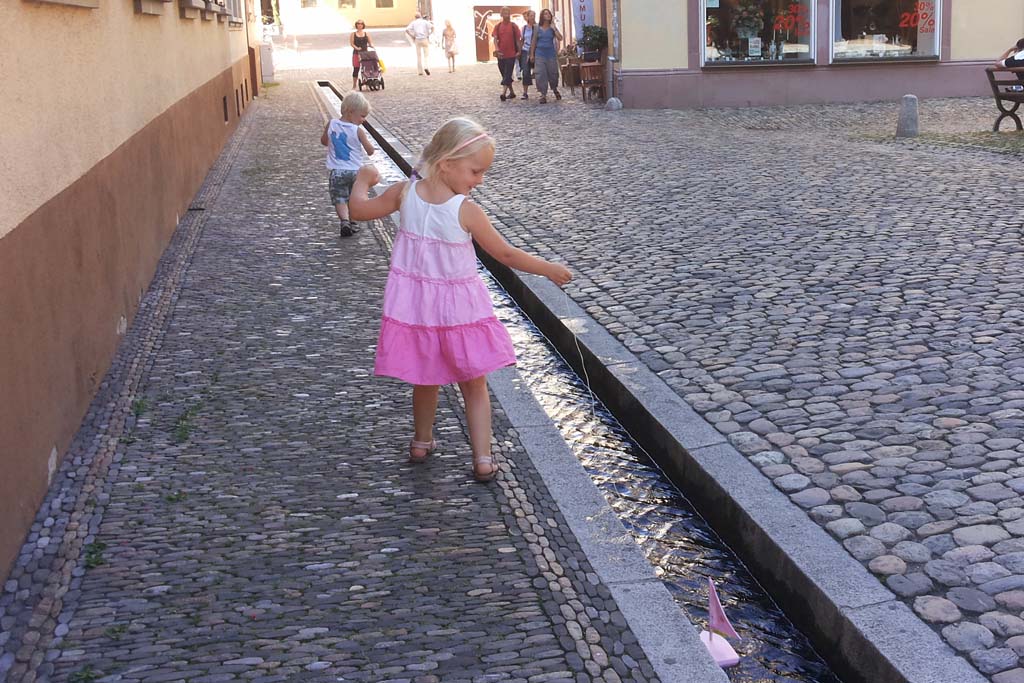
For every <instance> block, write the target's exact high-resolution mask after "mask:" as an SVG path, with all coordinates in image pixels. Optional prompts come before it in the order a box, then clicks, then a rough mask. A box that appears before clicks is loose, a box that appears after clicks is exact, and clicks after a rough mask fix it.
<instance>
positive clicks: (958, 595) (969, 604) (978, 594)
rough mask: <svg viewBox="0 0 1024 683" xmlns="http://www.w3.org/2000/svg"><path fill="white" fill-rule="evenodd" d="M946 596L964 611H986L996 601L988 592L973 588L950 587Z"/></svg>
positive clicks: (992, 606) (991, 607) (993, 606)
mask: <svg viewBox="0 0 1024 683" xmlns="http://www.w3.org/2000/svg"><path fill="white" fill-rule="evenodd" d="M946 598H947V599H948V600H949V601H950V602H952V603H953V604H954V605H956V606H957V607H959V608H960V609H962V610H964V611H965V612H988V611H989V610H991V609H995V606H996V601H995V600H993V599H992V598H991V597H989V596H988V594H986V593H984V592H983V591H980V590H977V589H974V588H966V587H960V588H952V589H950V590H949V591H948V592H947V593H946Z"/></svg>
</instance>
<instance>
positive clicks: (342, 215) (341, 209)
mask: <svg viewBox="0 0 1024 683" xmlns="http://www.w3.org/2000/svg"><path fill="white" fill-rule="evenodd" d="M334 210H335V211H336V212H337V213H338V218H339V219H340V220H343V221H347V220H348V204H345V203H344V202H343V203H341V204H335V205H334Z"/></svg>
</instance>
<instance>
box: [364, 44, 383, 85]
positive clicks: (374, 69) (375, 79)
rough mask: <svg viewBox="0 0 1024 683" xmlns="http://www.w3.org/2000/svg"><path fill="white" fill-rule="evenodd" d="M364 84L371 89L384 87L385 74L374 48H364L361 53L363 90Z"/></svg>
mask: <svg viewBox="0 0 1024 683" xmlns="http://www.w3.org/2000/svg"><path fill="white" fill-rule="evenodd" d="M364 85H365V86H366V87H367V88H369V89H370V90H383V89H384V74H383V73H382V72H381V68H380V60H379V59H377V52H376V51H374V50H362V51H360V53H359V89H360V90H362V89H363V86H364Z"/></svg>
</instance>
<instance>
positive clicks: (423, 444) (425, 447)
mask: <svg viewBox="0 0 1024 683" xmlns="http://www.w3.org/2000/svg"><path fill="white" fill-rule="evenodd" d="M436 447H437V443H436V442H435V441H434V440H433V439H431V440H430V441H417V440H416V439H413V440H412V441H410V442H409V462H414V463H416V464H421V463H425V462H426V461H427V458H429V457H430V454H431V453H433V452H434V449H435V448H436ZM413 451H423V455H416V454H415V453H413Z"/></svg>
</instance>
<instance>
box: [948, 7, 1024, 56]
mask: <svg viewBox="0 0 1024 683" xmlns="http://www.w3.org/2000/svg"><path fill="white" fill-rule="evenodd" d="M950 21H951V23H952V28H953V34H952V41H951V44H950V58H951V59H953V60H954V61H961V60H972V59H981V60H990V61H991V60H994V59H995V58H996V57H998V56H999V55H1001V54H1002V53H1003V51H1004V50H1006V49H1007V48H1008V47H1010V46H1011V45H1013V44H1014V43H1016V42H1017V40H1018V39H1020V38H1021V37H1022V36H1024V2H1021V0H985V3H984V7H982V6H981V3H979V2H978V1H977V0H954V1H953V12H952V16H951V17H950Z"/></svg>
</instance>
